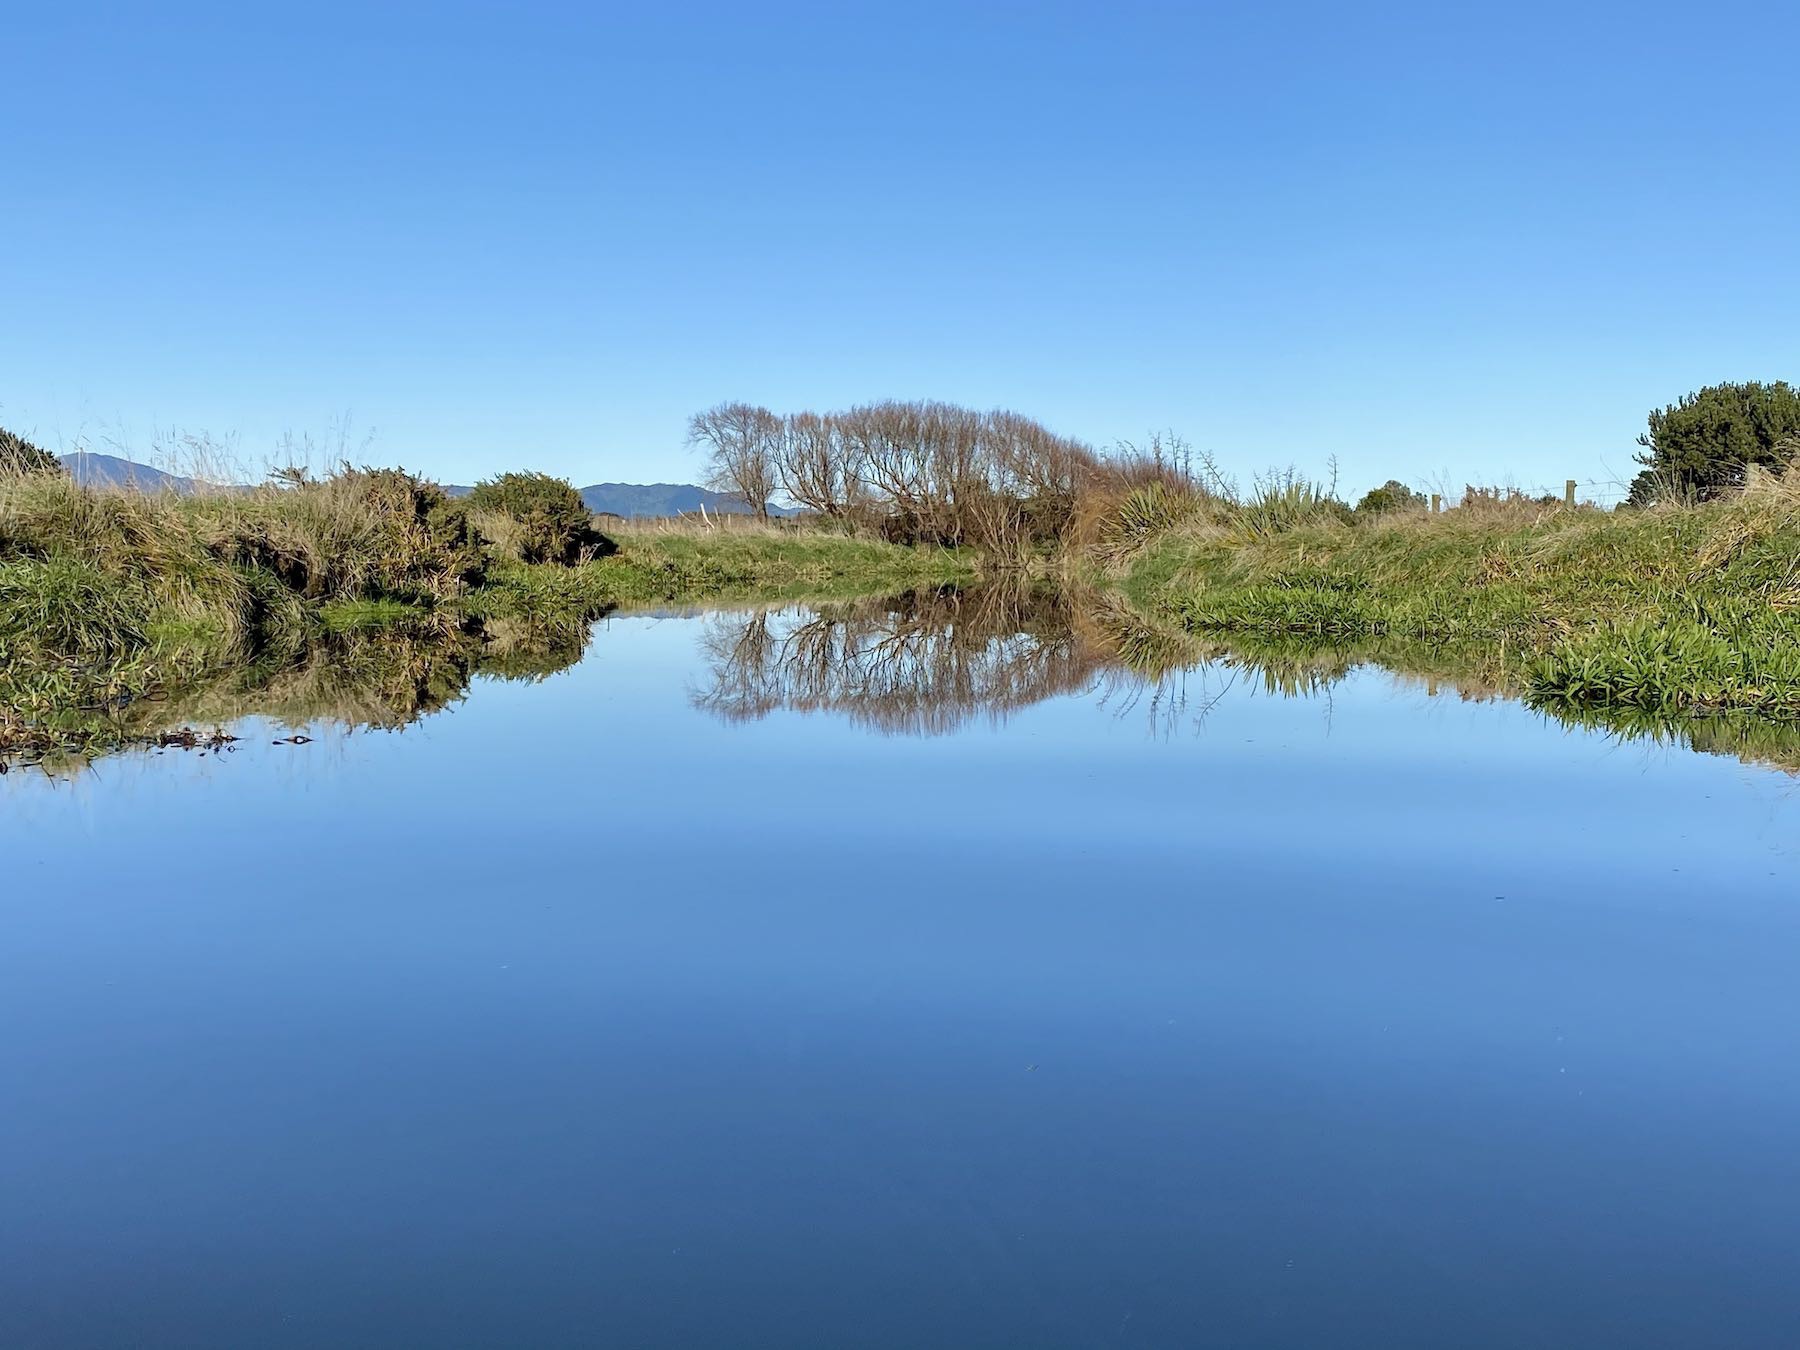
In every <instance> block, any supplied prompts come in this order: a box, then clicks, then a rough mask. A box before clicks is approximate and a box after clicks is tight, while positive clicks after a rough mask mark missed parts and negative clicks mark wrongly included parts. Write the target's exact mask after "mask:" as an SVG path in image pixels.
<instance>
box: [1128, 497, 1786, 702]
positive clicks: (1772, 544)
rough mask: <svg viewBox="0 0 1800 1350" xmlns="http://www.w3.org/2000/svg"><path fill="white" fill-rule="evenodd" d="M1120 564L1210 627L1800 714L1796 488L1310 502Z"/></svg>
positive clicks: (1190, 620)
mask: <svg viewBox="0 0 1800 1350" xmlns="http://www.w3.org/2000/svg"><path fill="white" fill-rule="evenodd" d="M1112 562H1113V566H1112V571H1113V575H1114V577H1115V579H1116V581H1117V584H1118V585H1120V586H1121V588H1122V589H1123V591H1124V593H1125V594H1126V595H1127V596H1128V597H1129V598H1130V599H1131V601H1132V602H1133V603H1134V604H1135V605H1137V606H1138V607H1139V608H1141V609H1143V610H1144V611H1145V612H1146V613H1147V614H1150V615H1153V616H1157V617H1160V618H1162V619H1164V620H1166V621H1170V622H1173V623H1176V624H1178V625H1179V626H1180V627H1182V628H1183V629H1185V630H1187V631H1189V632H1193V633H1197V634H1213V635H1228V636H1235V637H1238V638H1244V639H1260V640H1264V641H1269V640H1281V641H1284V642H1287V643H1289V644H1293V643H1307V644H1312V645H1315V646H1321V647H1323V646H1340V647H1341V646H1360V647H1363V648H1365V649H1369V648H1373V649H1380V648H1382V647H1385V648H1387V649H1389V650H1406V649H1410V650H1411V651H1413V652H1414V654H1415V655H1417V654H1418V653H1420V652H1425V651H1429V652H1436V653H1439V654H1441V653H1444V652H1451V651H1454V652H1460V653H1462V658H1461V660H1462V661H1463V662H1464V663H1472V664H1474V665H1477V666H1479V667H1481V668H1483V669H1490V670H1495V671H1498V672H1501V673H1502V678H1503V679H1505V680H1506V681H1507V682H1509V683H1511V684H1513V685H1514V686H1515V687H1517V688H1519V689H1521V690H1522V691H1525V692H1528V693H1530V694H1531V695H1532V696H1534V697H1536V698H1538V699H1540V700H1543V701H1546V702H1560V703H1563V704H1565V705H1566V706H1568V707H1570V708H1573V709H1581V708H1587V709H1615V710H1629V709H1641V710H1645V711H1650V712H1655V713H1661V714H1681V715H1699V716H1707V715H1713V714H1717V713H1722V712H1734V713H1753V714H1756V715H1759V716H1764V717H1771V718H1783V719H1792V718H1800V622H1797V621H1796V606H1800V496H1796V494H1795V493H1793V492H1792V491H1790V490H1789V489H1787V488H1785V487H1782V486H1781V485H1779V484H1771V485H1769V486H1767V487H1765V488H1764V489H1763V490H1761V491H1758V492H1750V493H1745V494H1742V495H1740V496H1738V497H1736V498H1734V499H1732V500H1729V501H1721V502H1715V503H1710V504H1706V505H1702V506H1693V507H1668V508H1660V509H1656V510H1647V511H1623V512H1601V511H1596V510H1591V509H1573V510H1570V509H1552V508H1545V507H1540V506H1534V505H1529V504H1524V503H1513V504H1505V505H1493V506H1485V507H1472V508H1468V509H1463V510H1457V511H1450V512H1444V513H1442V514H1435V515H1433V514H1425V513H1404V514H1399V515H1395V516H1392V517H1378V518H1375V519H1368V520H1359V519H1355V518H1349V517H1346V516H1345V515H1344V514H1342V513H1325V512H1312V513H1305V512H1302V513H1298V514H1297V515H1296V517H1295V518H1294V519H1293V520H1291V521H1289V522H1286V523H1284V524H1283V525H1282V526H1281V527H1280V528H1273V529H1266V528H1263V529H1259V528H1251V527H1246V525H1245V524H1244V522H1243V521H1242V520H1240V519H1238V518H1236V517H1235V516H1234V515H1233V513H1231V512H1230V511H1229V510H1198V509H1196V510H1192V511H1189V512H1187V513H1186V514H1185V515H1184V517H1183V518H1181V519H1179V520H1176V521H1171V522H1165V524H1164V527H1163V528H1161V529H1158V530H1154V531H1150V532H1147V533H1146V534H1145V535H1144V537H1143V538H1142V540H1141V541H1140V542H1139V543H1138V544H1137V546H1136V547H1135V548H1133V549H1131V550H1129V551H1128V552H1126V553H1124V554H1123V555H1122V556H1119V557H1117V558H1115V559H1113V560H1112ZM1429 660H1430V658H1427V663H1428V664H1429Z"/></svg>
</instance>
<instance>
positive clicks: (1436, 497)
mask: <svg viewBox="0 0 1800 1350" xmlns="http://www.w3.org/2000/svg"><path fill="white" fill-rule="evenodd" d="M1443 500H1444V499H1443V496H1442V495H1441V494H1439V493H1436V492H1434V493H1432V494H1431V514H1432V515H1434V516H1435V515H1436V514H1437V513H1438V503H1439V502H1441V501H1443Z"/></svg>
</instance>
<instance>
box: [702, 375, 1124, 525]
mask: <svg viewBox="0 0 1800 1350" xmlns="http://www.w3.org/2000/svg"><path fill="white" fill-rule="evenodd" d="M689 439H690V441H691V442H692V443H694V444H696V445H699V446H701V447H702V448H703V450H704V452H705V454H706V465H707V477H708V480H709V485H710V486H712V487H714V488H715V489H716V490H718V491H722V492H728V493H730V494H732V495H733V496H736V497H739V498H741V499H742V500H743V501H744V502H746V503H747V504H749V506H750V507H751V509H752V510H754V511H756V512H757V513H758V514H759V515H762V516H764V517H765V518H766V517H767V514H768V502H769V499H770V498H771V497H773V496H775V495H776V494H777V493H784V494H786V495H787V496H788V497H789V498H790V499H792V500H793V502H794V503H795V504H796V505H798V506H800V507H801V508H803V509H804V510H807V511H810V512H813V513H815V514H816V515H818V516H820V517H823V518H824V519H825V520H827V521H830V522H833V523H837V524H841V525H843V526H844V527H846V528H848V529H850V530H852V531H863V532H869V533H875V534H879V535H880V536H881V537H883V538H886V539H889V540H892V541H895V542H902V543H932V544H942V545H945V546H950V547H957V546H972V547H975V548H979V549H982V550H984V551H987V552H989V553H993V554H996V555H1001V556H1004V555H1009V554H1012V553H1016V552H1017V551H1019V550H1020V549H1022V548H1026V547H1031V546H1034V545H1043V544H1047V543H1053V542H1056V541H1057V540H1059V539H1061V538H1062V537H1063V535H1064V534H1065V533H1066V531H1067V530H1068V528H1069V525H1070V522H1071V521H1072V519H1073V518H1074V516H1075V514H1076V510H1077V504H1078V501H1079V499H1080V498H1081V496H1082V495H1083V494H1084V493H1087V492H1091V491H1093V490H1095V489H1096V488H1098V487H1100V486H1102V485H1104V484H1111V483H1117V482H1123V481H1125V479H1126V477H1127V476H1128V473H1129V470H1128V469H1127V468H1126V466H1124V465H1123V464H1122V463H1121V462H1120V461H1117V460H1109V459H1106V458H1103V457H1102V456H1101V455H1100V454H1098V453H1097V452H1096V451H1095V450H1094V449H1093V448H1092V447H1091V446H1089V445H1086V444H1085V443H1083V442H1081V441H1078V440H1075V439H1073V438H1072V437H1068V436H1063V435H1059V434H1058V433H1056V432H1053V431H1051V430H1050V429H1049V428H1047V427H1045V426H1044V425H1043V424H1042V423H1041V422H1037V421H1035V420H1033V419H1032V418H1029V417H1026V416H1023V415H1022V414H1019V413H1014V412H1005V411H997V412H979V411H976V410H973V409H969V408H962V407H958V406H957V405H955V404H952V403H938V402H895V401H890V402H884V403H869V404H864V405H862V406H860V407H856V408H852V409H850V410H849V411H848V412H838V413H814V412H800V413H789V414H786V415H782V414H778V413H774V412H771V411H770V410H769V409H767V408H760V407H755V406H753V405H751V404H747V403H722V404H720V405H718V406H717V407H714V408H710V409H708V410H707V411H705V412H703V413H697V414H695V416H694V417H693V418H692V420H691V421H690V423H689Z"/></svg>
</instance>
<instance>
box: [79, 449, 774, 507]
mask: <svg viewBox="0 0 1800 1350" xmlns="http://www.w3.org/2000/svg"><path fill="white" fill-rule="evenodd" d="M57 459H58V461H59V462H60V463H61V464H62V466H63V468H65V469H67V470H68V472H69V475H70V477H72V478H74V479H75V481H76V482H78V483H81V484H83V485H84V486H87V487H110V488H135V489H137V490H139V491H142V492H178V493H183V494H186V493H190V492H193V491H195V490H196V489H197V488H198V487H199V486H200V485H199V484H197V483H196V482H195V480H194V479H192V478H187V477H184V476H182V475H181V474H174V473H169V472H167V471H165V470H163V469H157V468H152V467H151V466H150V465H148V464H139V463H138V462H137V461H136V460H130V459H122V458H120V457H119V456H118V455H103V454H100V453H98V452H93V451H84V452H82V453H79V454H72V455H59V456H57ZM474 490H475V489H474V488H472V487H469V486H465V485H463V484H459V483H447V484H445V485H444V491H446V492H448V493H449V494H450V495H451V496H452V497H466V496H468V495H469V493H471V492H473V491H474ZM577 491H579V492H580V493H581V500H582V502H583V504H584V505H586V507H587V509H588V510H590V511H592V512H593V513H594V514H595V515H614V516H622V517H624V518H626V519H628V520H630V519H637V520H644V519H654V518H657V517H662V516H681V515H694V514H697V513H698V512H699V511H700V510H701V508H702V507H704V508H705V509H706V510H707V511H709V512H711V513H713V514H714V515H727V516H742V515H748V514H750V508H749V507H747V506H746V505H744V503H743V502H741V501H739V500H738V499H737V498H735V497H730V496H727V495H726V494H725V493H723V492H714V491H712V490H710V489H708V488H703V487H699V486H696V485H695V484H693V483H592V484H589V485H588V486H587V487H584V488H578V489H577ZM769 514H770V515H772V516H791V515H797V514H798V512H797V511H796V510H794V508H792V507H785V506H771V507H770V508H769Z"/></svg>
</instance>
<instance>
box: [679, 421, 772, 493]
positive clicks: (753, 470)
mask: <svg viewBox="0 0 1800 1350" xmlns="http://www.w3.org/2000/svg"><path fill="white" fill-rule="evenodd" d="M784 431H785V425H784V423H783V422H782V419H781V418H779V417H777V416H776V415H775V414H774V413H772V412H770V411H769V410H768V409H767V408H758V407H754V406H752V405H751V404H748V403H721V404H719V405H718V406H717V407H714V408H708V409H707V410H706V411H705V412H702V413H695V414H694V415H693V417H691V418H690V419H689V420H688V443H689V444H690V445H699V446H703V447H704V448H705V451H706V481H707V486H708V487H710V488H712V489H713V490H714V491H716V492H725V493H729V494H730V495H731V496H733V497H738V498H741V499H742V500H743V502H744V504H745V505H746V506H748V507H749V508H750V509H751V510H752V511H754V512H755V513H756V516H757V519H759V520H767V519H768V518H769V498H770V497H772V496H774V495H775V488H776V476H777V471H776V465H777V464H778V463H779V461H780V459H781V458H782V442H783V440H784V439H785V437H784Z"/></svg>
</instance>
